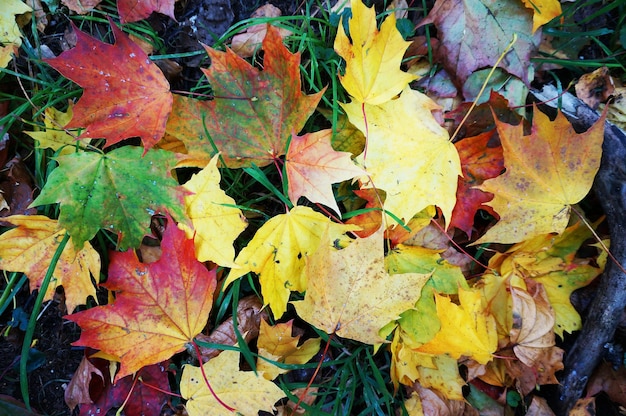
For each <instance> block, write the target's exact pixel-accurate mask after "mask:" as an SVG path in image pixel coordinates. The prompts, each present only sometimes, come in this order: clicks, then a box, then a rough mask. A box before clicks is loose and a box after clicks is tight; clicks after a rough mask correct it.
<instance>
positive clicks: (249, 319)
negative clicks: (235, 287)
mask: <svg viewBox="0 0 626 416" xmlns="http://www.w3.org/2000/svg"><path fill="white" fill-rule="evenodd" d="M262 307H263V303H262V302H261V301H260V300H259V298H258V297H257V296H255V295H251V296H247V297H245V298H243V299H241V300H240V301H239V304H238V305H237V330H238V331H239V333H240V334H241V336H243V339H244V340H246V342H250V340H252V339H254V338H256V337H258V336H259V328H260V326H261V319H267V312H265V311H261V308H262ZM196 339H197V340H198V341H201V342H207V343H212V344H222V345H235V344H237V335H236V334H235V327H234V325H233V318H232V317H230V318H228V319H226V320H225V321H224V322H222V323H221V324H220V325H219V326H218V327H217V328H215V329H214V330H213V332H211V335H204V334H199V335H198V336H196ZM221 352H222V350H218V349H215V348H206V347H202V346H200V354H201V355H202V362H207V361H208V360H210V359H211V358H214V357H217V356H218V355H219V354H220V353H221Z"/></svg>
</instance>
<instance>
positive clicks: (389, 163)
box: [342, 87, 461, 221]
mask: <svg viewBox="0 0 626 416" xmlns="http://www.w3.org/2000/svg"><path fill="white" fill-rule="evenodd" d="M342 107H343V108H344V110H345V111H346V113H347V114H348V117H349V119H350V122H351V123H352V124H354V125H355V126H356V127H357V128H359V129H360V130H361V131H363V132H367V134H368V143H367V150H366V152H364V153H363V154H361V155H360V156H359V157H358V158H357V162H358V163H359V164H360V165H361V166H363V167H365V169H366V170H367V172H368V173H369V174H370V176H371V178H372V182H373V183H369V184H366V187H376V188H379V189H384V190H385V191H386V192H387V199H386V200H385V209H387V210H389V211H391V212H392V213H394V214H395V215H397V216H398V217H399V218H403V219H404V220H405V221H408V220H409V219H411V218H412V217H413V215H415V214H416V213H418V212H419V211H421V210H423V209H424V208H426V207H427V206H429V205H436V206H438V207H439V208H441V210H442V212H443V216H444V218H445V219H446V221H449V220H450V218H451V216H452V210H453V209H454V205H455V204H456V188H457V184H458V176H460V175H461V162H460V159H459V154H458V152H457V150H456V148H455V147H454V145H453V144H452V143H451V142H450V141H449V136H448V132H447V131H446V130H445V129H444V128H443V127H441V126H440V125H439V123H437V121H436V120H435V118H434V117H433V115H432V113H431V110H435V109H438V106H437V105H436V104H435V103H434V102H433V101H432V100H431V99H430V98H428V97H427V96H426V95H424V94H422V93H420V92H418V91H414V90H411V89H410V88H408V87H407V88H406V89H405V90H404V91H403V92H402V94H401V95H400V98H398V99H396V100H392V101H389V102H387V103H385V104H383V105H380V106H372V105H367V104H366V105H365V113H366V115H367V126H366V125H365V119H364V117H363V109H362V108H361V104H359V103H350V104H344V105H342Z"/></svg>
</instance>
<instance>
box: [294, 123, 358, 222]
mask: <svg viewBox="0 0 626 416" xmlns="http://www.w3.org/2000/svg"><path fill="white" fill-rule="evenodd" d="M332 133H333V131H332V130H330V129H327V130H322V131H316V132H315V133H307V134H305V135H304V136H297V135H295V134H294V135H293V136H292V138H291V143H290V145H289V150H288V151H287V156H286V157H285V169H286V171H287V179H288V181H287V182H288V184H289V185H288V187H289V190H288V191H289V199H290V200H291V202H293V203H294V204H297V203H298V199H300V197H302V196H305V197H306V198H307V199H308V200H309V201H311V202H319V203H320V204H324V205H326V206H327V207H329V208H332V209H333V210H334V211H335V212H336V213H337V214H340V213H341V212H340V211H339V206H338V205H337V201H335V195H333V188H332V184H333V183H338V182H343V181H346V180H348V179H352V178H354V177H356V176H364V175H365V174H366V173H365V171H364V170H363V169H361V168H359V167H358V166H356V165H355V164H354V162H352V160H351V159H350V156H351V155H350V153H348V152H337V151H335V150H333V148H332V147H331V145H330V139H331V136H332Z"/></svg>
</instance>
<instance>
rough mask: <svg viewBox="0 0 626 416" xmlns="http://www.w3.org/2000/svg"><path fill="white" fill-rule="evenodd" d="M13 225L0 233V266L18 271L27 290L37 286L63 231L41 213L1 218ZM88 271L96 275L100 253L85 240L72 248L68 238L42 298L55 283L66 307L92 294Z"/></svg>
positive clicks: (52, 288) (50, 292) (69, 307)
mask: <svg viewBox="0 0 626 416" xmlns="http://www.w3.org/2000/svg"><path fill="white" fill-rule="evenodd" d="M2 220H3V221H5V222H8V223H10V224H13V225H16V226H17V228H13V229H11V230H9V231H7V232H5V233H4V234H2V235H1V236H0V269H2V270H7V271H9V270H10V271H15V272H22V273H24V274H26V276H28V278H29V280H30V288H31V290H33V289H35V288H38V287H40V286H41V283H42V281H43V279H44V277H45V275H46V272H47V271H48V267H49V266H50V261H51V260H52V256H54V253H55V251H56V249H57V247H58V246H59V244H60V243H61V240H62V239H63V236H64V235H65V232H66V231H65V229H64V228H61V226H60V225H59V223H58V221H57V220H52V219H50V218H48V217H46V216H43V215H31V216H29V215H14V216H11V217H5V218H3V219H2ZM90 274H91V275H92V276H93V277H94V278H95V279H96V282H97V281H98V280H99V279H100V255H99V254H98V253H97V252H96V251H95V250H94V249H93V247H91V244H89V242H86V243H85V245H84V246H83V249H82V250H80V251H78V252H77V251H76V249H75V248H74V244H73V242H72V240H71V239H70V240H69V241H68V243H67V245H66V246H65V249H64V250H63V253H61V257H59V261H58V262H57V265H56V267H55V269H54V273H53V275H52V280H51V281H50V284H49V286H48V290H46V295H45V297H44V300H49V299H52V297H53V296H54V291H55V289H56V288H57V286H63V289H64V291H65V298H66V303H67V309H68V311H70V312H71V311H73V310H74V308H75V307H76V306H78V305H82V304H84V303H85V302H86V300H87V298H88V297H89V296H93V298H94V299H95V298H96V288H95V286H94V285H93V283H92V281H91V277H90Z"/></svg>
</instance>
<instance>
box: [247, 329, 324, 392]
mask: <svg viewBox="0 0 626 416" xmlns="http://www.w3.org/2000/svg"><path fill="white" fill-rule="evenodd" d="M292 326H293V319H292V320H291V321H289V322H285V323H284V324H276V325H274V326H270V325H269V324H268V323H267V322H266V321H265V320H261V329H260V331H259V339H258V341H257V348H258V349H259V358H258V359H257V365H256V368H257V371H260V372H262V373H263V377H265V378H266V379H268V380H274V379H275V378H276V377H278V376H279V375H280V374H284V373H286V372H288V371H289V370H287V369H283V368H280V367H277V366H276V365H274V364H272V363H270V362H267V361H265V360H264V359H263V358H261V357H265V358H269V359H271V360H273V361H278V362H281V363H285V364H304V363H307V362H308V361H309V360H310V359H311V358H313V356H314V355H315V354H317V352H318V351H319V349H320V338H311V339H307V340H306V341H304V342H303V343H302V345H300V346H299V345H298V343H299V341H300V336H296V337H293V336H291V330H292Z"/></svg>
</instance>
